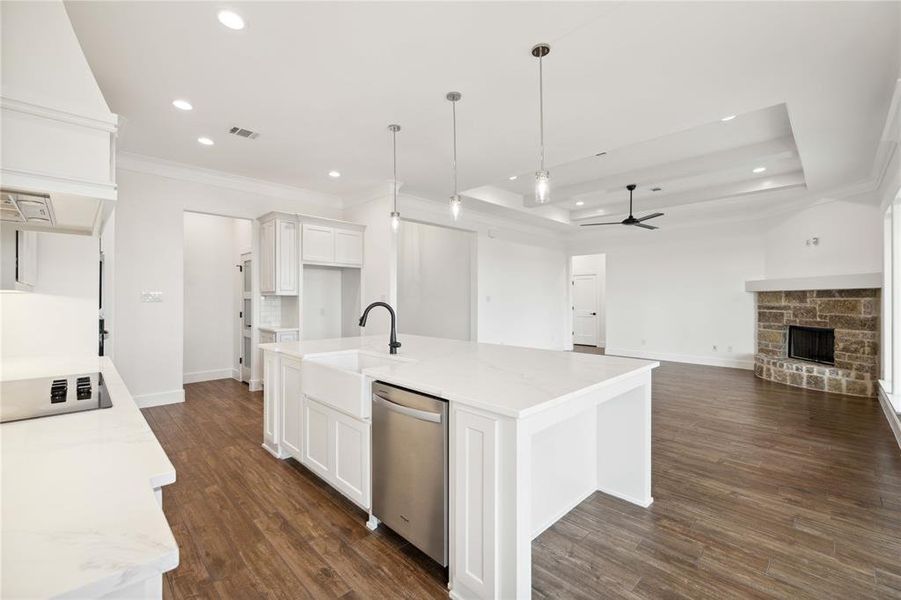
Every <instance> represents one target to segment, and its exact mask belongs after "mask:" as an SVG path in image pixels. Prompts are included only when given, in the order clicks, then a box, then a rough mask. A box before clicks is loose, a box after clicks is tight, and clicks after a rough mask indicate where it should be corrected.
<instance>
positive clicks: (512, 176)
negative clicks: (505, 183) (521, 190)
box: [508, 175, 517, 181]
mask: <svg viewBox="0 0 901 600" xmlns="http://www.w3.org/2000/svg"><path fill="white" fill-rule="evenodd" d="M516 177H517V175H510V177H508V179H509V180H510V181H513V180H514V179H516Z"/></svg>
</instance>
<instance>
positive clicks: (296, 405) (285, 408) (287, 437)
mask: <svg viewBox="0 0 901 600" xmlns="http://www.w3.org/2000/svg"><path fill="white" fill-rule="evenodd" d="M280 379H281V400H282V436H281V437H282V446H283V447H284V449H285V450H286V451H287V452H288V454H290V455H291V456H293V457H294V458H296V459H298V460H300V455H301V448H302V444H301V439H302V438H301V433H302V428H301V425H302V415H301V406H300V394H301V392H300V361H294V360H287V359H284V358H283V359H282V369H281V373H280Z"/></svg>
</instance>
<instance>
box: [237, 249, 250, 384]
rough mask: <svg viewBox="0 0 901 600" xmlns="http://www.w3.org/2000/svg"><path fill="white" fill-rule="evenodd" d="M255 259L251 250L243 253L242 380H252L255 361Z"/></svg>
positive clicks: (240, 328) (241, 311) (240, 315)
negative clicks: (253, 270) (253, 286)
mask: <svg viewBox="0 0 901 600" xmlns="http://www.w3.org/2000/svg"><path fill="white" fill-rule="evenodd" d="M252 265H253V261H252V260H251V255H250V253H249V252H245V253H244V254H242V255H241V290H240V297H241V310H240V314H239V317H240V318H239V326H238V329H239V331H240V332H241V333H240V334H239V335H240V340H239V343H240V345H241V381H250V366H251V363H252V362H253V360H252V357H253V343H252V341H251V340H252V335H253V292H252V288H251V282H252V281H253V274H252V273H251V269H252Z"/></svg>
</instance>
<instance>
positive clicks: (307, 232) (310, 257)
mask: <svg viewBox="0 0 901 600" xmlns="http://www.w3.org/2000/svg"><path fill="white" fill-rule="evenodd" d="M303 260H304V262H308V263H314V264H319V265H336V266H344V267H359V266H362V264H363V233H362V232H361V231H357V230H354V229H342V228H339V227H327V226H324V225H313V224H309V223H307V224H304V226H303Z"/></svg>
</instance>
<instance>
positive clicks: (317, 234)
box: [303, 225, 335, 263]
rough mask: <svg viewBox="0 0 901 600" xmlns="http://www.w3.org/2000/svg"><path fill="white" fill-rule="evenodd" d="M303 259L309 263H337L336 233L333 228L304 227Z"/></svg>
mask: <svg viewBox="0 0 901 600" xmlns="http://www.w3.org/2000/svg"><path fill="white" fill-rule="evenodd" d="M303 259H304V260H305V261H308V262H324V263H331V262H335V232H334V230H333V229H332V228H331V227H322V226H320V225H304V226H303Z"/></svg>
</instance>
